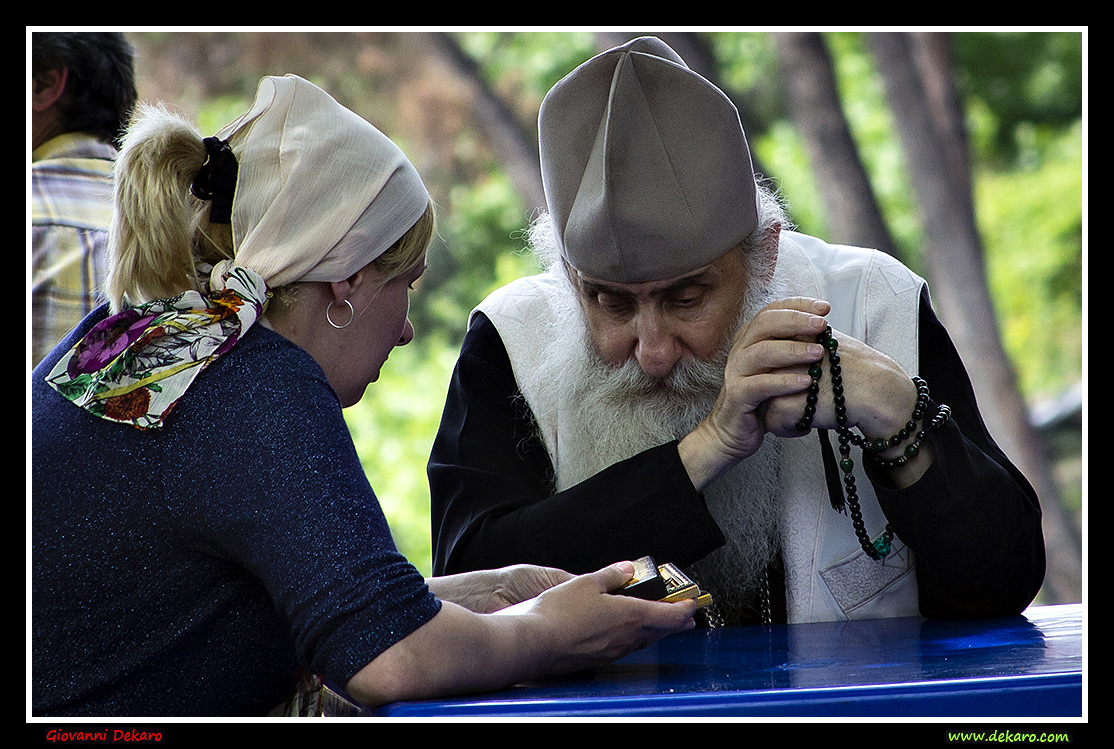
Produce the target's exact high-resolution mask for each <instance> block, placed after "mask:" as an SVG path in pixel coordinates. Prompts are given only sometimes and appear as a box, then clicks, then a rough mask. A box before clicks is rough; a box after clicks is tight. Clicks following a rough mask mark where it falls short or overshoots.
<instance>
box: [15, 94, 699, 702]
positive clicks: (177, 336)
mask: <svg viewBox="0 0 1114 749" xmlns="http://www.w3.org/2000/svg"><path fill="white" fill-rule="evenodd" d="M188 193H192V196H193V197H189V196H188ZM432 222H433V216H432V210H431V203H430V199H429V195H428V193H427V191H426V189H425V187H424V185H423V184H422V181H421V179H420V178H419V177H418V174H417V172H416V171H415V169H414V167H413V166H412V165H411V164H410V162H409V161H408V160H407V159H406V157H405V156H404V155H403V154H402V152H401V151H400V150H399V149H398V147H397V146H395V144H393V143H392V142H391V141H390V140H389V139H388V138H387V137H386V136H384V135H383V134H382V133H380V132H379V131H378V130H376V129H375V128H374V127H373V126H371V125H370V124H368V123H367V122H366V121H364V120H363V119H362V118H360V117H358V116H357V115H355V114H354V113H352V112H351V111H349V110H347V109H345V108H344V107H342V106H340V105H339V104H338V103H337V102H336V101H334V100H333V99H332V98H331V97H330V96H329V95H328V94H326V93H325V92H324V91H322V90H321V89H319V88H317V87H316V86H313V85H312V84H310V83H308V82H307V81H305V80H303V79H301V78H298V77H296V76H286V77H281V78H265V79H263V81H262V82H261V84H260V86H259V91H258V94H257V97H256V100H255V102H254V104H253V106H252V107H251V109H250V110H249V111H248V112H247V114H245V115H244V116H243V117H241V118H240V119H238V120H237V121H236V122H234V123H232V124H231V125H229V126H228V127H226V128H225V129H224V130H222V131H221V132H220V133H218V134H217V136H214V137H211V138H204V139H203V138H202V137H201V135H200V133H198V132H197V131H196V129H195V128H193V126H192V125H189V124H188V123H186V122H185V121H184V120H182V119H181V118H179V117H177V116H174V115H171V114H169V113H168V112H167V111H166V110H165V109H163V108H161V107H147V106H144V107H142V108H141V110H140V112H139V115H138V116H137V117H136V118H135V120H134V122H133V124H132V126H131V128H130V130H129V133H128V135H127V138H126V139H125V142H124V145H123V149H122V151H121V153H120V157H119V161H118V165H117V177H116V202H115V215H114V221H113V227H112V239H111V242H110V244H111V246H112V250H113V260H112V266H113V267H112V273H111V276H110V279H109V296H110V300H111V301H110V305H106V306H105V307H102V308H101V309H99V310H97V311H96V312H94V313H93V314H92V315H90V316H89V317H88V318H87V319H86V320H85V321H83V322H82V324H81V325H79V326H78V328H76V329H75V330H74V331H73V332H72V333H71V334H70V336H69V337H68V338H67V339H66V340H64V341H63V342H62V343H61V344H59V346H58V347H57V348H56V349H55V350H54V351H53V352H52V353H51V355H50V356H48V357H47V358H46V359H45V360H44V361H43V362H42V363H41V364H40V366H39V367H37V368H36V369H35V370H34V373H33V377H32V379H33V384H32V427H33V428H32V497H33V500H32V501H33V506H32V518H33V520H32V526H33V535H32V566H33V571H32V609H33V618H32V625H33V632H32V643H33V647H32V650H33V657H32V690H33V697H32V713H33V714H34V715H37V716H46V715H105V716H107V715H133V716H136V715H148V716H156V715H157V716H170V715H206V716H216V715H260V714H265V713H267V712H268V711H269V710H271V709H272V708H274V707H275V706H276V705H277V704H279V703H281V702H282V701H283V700H285V699H286V698H287V696H288V695H289V693H290V692H291V689H292V688H293V686H294V684H295V681H296V676H297V674H298V673H299V671H300V670H301V671H303V672H304V673H308V674H312V675H316V676H318V677H320V678H323V679H326V680H327V681H328V682H329V683H331V684H336V685H340V686H341V687H343V688H344V689H345V690H346V691H347V692H348V693H349V694H350V695H351V696H352V697H354V698H355V699H357V700H358V701H360V702H362V703H365V704H379V703H383V702H388V701H394V700H399V699H408V698H420V697H427V696H433V695H439V694H448V693H455V692H462V691H475V690H485V689H495V688H499V687H502V686H506V685H508V684H512V683H515V682H516V681H518V680H521V679H524V678H530V677H532V676H537V675H541V674H550V673H561V672H567V671H570V670H573V669H577V668H582V667H585V666H590V665H592V664H597V663H601V662H605V661H607V660H611V659H614V658H616V657H619V656H621V655H623V654H625V653H627V652H630V651H631V650H633V649H634V648H637V647H639V646H641V645H645V644H646V643H648V642H651V641H654V640H656V639H658V638H660V637H662V636H665V635H667V634H670V633H672V632H676V631H679V630H682V629H687V628H689V627H691V626H692V613H693V608H694V604H692V603H691V602H684V603H679V604H664V603H655V602H648V601H641V600H637V599H634V598H629V597H626V596H615V595H609V594H608V592H609V591H612V590H614V589H616V588H617V587H619V586H621V585H622V584H624V583H626V582H627V581H628V580H629V579H630V577H631V574H632V571H633V568H632V566H631V565H630V564H629V563H620V564H617V565H613V566H611V567H607V568H605V569H603V570H600V571H599V572H597V573H594V574H591V575H585V576H581V577H572V576H570V575H568V574H566V573H563V572H560V571H557V570H551V569H544V568H536V567H514V568H508V569H504V570H496V571H488V572H479V573H475V574H470V575H461V576H452V577H447V578H432V579H430V580H424V579H423V578H422V576H421V575H420V574H419V573H418V571H417V570H416V569H415V568H414V567H413V566H412V565H411V564H410V563H409V562H407V560H406V559H405V558H404V557H402V556H401V555H400V554H399V552H398V551H397V549H396V548H395V545H394V543H393V541H392V539H391V536H390V531H389V529H388V527H387V524H386V521H385V519H384V517H383V514H382V512H381V510H380V508H379V505H378V502H377V500H376V498H375V495H374V493H373V491H372V489H371V487H370V485H369V484H368V482H367V478H366V476H365V475H364V472H363V469H362V467H361V465H360V462H359V459H358V457H357V455H356V452H355V449H354V446H353V444H352V440H351V437H350V436H349V434H348V432H347V429H346V426H345V422H344V418H343V415H342V411H341V409H342V408H344V407H347V406H350V405H352V404H354V403H356V402H357V401H359V399H360V397H361V396H362V394H363V392H364V389H365V388H366V386H367V385H368V384H369V383H371V382H373V381H375V380H376V379H377V377H378V374H379V369H380V367H381V366H382V365H383V363H384V362H385V361H386V359H387V356H388V354H389V353H390V351H391V349H392V348H393V347H394V346H396V345H405V344H406V343H408V342H409V341H410V340H411V339H412V337H413V335H414V331H413V328H412V327H411V325H410V322H409V320H408V319H407V313H408V309H409V307H408V303H409V300H408V289H409V288H410V287H411V285H412V284H413V283H414V282H415V281H416V280H417V278H418V277H419V276H420V275H421V273H422V270H423V269H424V267H425V250H426V247H427V245H428V243H429V239H430V236H431V234H432Z"/></svg>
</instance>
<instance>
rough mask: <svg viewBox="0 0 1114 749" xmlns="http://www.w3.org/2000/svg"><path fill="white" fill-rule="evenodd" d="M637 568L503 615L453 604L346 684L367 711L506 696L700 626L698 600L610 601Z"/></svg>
mask: <svg viewBox="0 0 1114 749" xmlns="http://www.w3.org/2000/svg"><path fill="white" fill-rule="evenodd" d="M633 572H634V570H633V566H632V565H630V564H629V563H620V564H616V565H612V566H610V567H606V568H604V569H602V570H600V571H598V572H594V573H591V574H589V575H582V576H580V577H576V578H573V579H571V580H569V581H567V582H564V583H562V584H560V585H557V586H556V587H554V588H552V589H550V590H547V591H546V592H544V593H542V594H541V595H540V596H538V597H536V598H531V599H530V600H527V601H523V602H522V603H520V604H517V605H515V606H511V607H509V608H506V609H503V610H502V611H500V612H499V613H495V614H476V613H474V612H471V611H469V610H467V609H465V608H463V607H461V606H458V605H456V604H453V603H450V602H445V603H444V605H443V606H442V608H441V611H440V612H439V613H438V614H437V615H436V616H434V617H433V619H431V620H430V621H429V622H427V623H426V624H425V625H423V626H422V627H421V628H419V629H418V630H417V631H415V632H414V633H412V634H410V635H409V636H407V637H405V638H403V639H402V640H400V641H399V642H397V643H396V644H395V645H393V646H392V647H390V648H388V649H387V650H386V651H384V652H383V653H382V654H381V655H379V656H378V657H377V658H375V660H373V661H372V662H371V663H369V664H368V665H367V666H365V667H364V668H362V669H361V670H360V671H359V672H358V673H357V674H356V675H355V676H354V677H352V679H351V680H350V681H349V682H348V684H347V685H346V687H345V688H346V689H347V691H348V693H349V694H351V695H352V696H353V697H355V698H356V699H357V700H359V701H360V702H361V703H363V704H366V705H381V704H384V703H387V702H396V701H399V700H412V699H424V698H430V697H435V696H440V695H448V694H459V693H464V692H477V691H490V690H495V689H501V688H503V687H506V686H509V685H511V684H514V683H517V682H519V681H524V680H527V679H531V678H536V677H539V676H543V675H551V674H561V673H568V672H571V671H576V670H579V669H582V668H589V667H592V666H596V665H600V664H604V663H608V662H610V661H613V660H615V659H616V658H621V657H622V656H624V655H626V654H628V653H630V652H632V651H634V650H637V649H638V648H641V647H645V646H646V645H648V644H650V643H652V642H655V641H657V640H659V639H661V638H662V637H665V636H667V635H670V634H673V633H675V632H680V631H683V630H686V629H691V628H692V627H693V626H694V622H693V613H694V612H695V608H696V604H695V602H694V601H691V600H688V601H682V602H678V603H658V602H655V601H643V600H640V599H637V598H632V597H628V596H621V595H611V594H610V593H609V592H608V591H611V590H615V589H616V588H618V587H620V586H621V585H623V584H624V583H626V582H628V581H629V580H630V579H631V576H632V575H633Z"/></svg>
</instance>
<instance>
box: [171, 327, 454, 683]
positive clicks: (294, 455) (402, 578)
mask: <svg viewBox="0 0 1114 749" xmlns="http://www.w3.org/2000/svg"><path fill="white" fill-rule="evenodd" d="M267 333H269V331H259V336H258V337H259V338H260V339H264V338H267V339H270V340H271V342H270V343H264V344H260V343H259V341H255V342H254V343H253V345H252V346H251V347H248V346H246V345H245V346H244V350H243V351H241V352H239V353H240V356H239V357H238V358H237V359H236V366H237V369H238V371H237V372H236V373H235V374H231V373H229V374H230V375H231V376H230V377H227V378H225V377H221V378H218V377H210V378H209V379H210V380H213V381H214V382H215V383H221V388H220V390H218V391H215V392H212V393H209V392H207V390H208V389H207V388H205V387H204V386H203V385H202V383H201V382H200V380H199V382H198V384H197V385H195V388H197V392H196V393H191V395H193V396H194V397H192V398H190V399H185V400H183V403H182V404H181V406H180V407H181V408H187V407H188V408H190V409H191V410H192V409H198V408H202V409H209V413H210V416H209V417H208V419H207V420H206V422H207V423H206V426H205V432H204V433H200V434H194V435H193V437H194V439H195V440H197V441H198V442H200V443H203V444H204V443H209V442H213V443H215V444H213V445H212V448H213V449H214V455H213V456H212V459H211V460H210V461H208V465H207V466H206V470H205V471H203V472H198V471H196V470H189V468H188V467H187V466H190V465H193V466H196V465H197V460H196V456H188V455H186V456H183V464H182V470H180V471H179V475H180V476H181V477H182V478H181V479H179V481H180V484H181V485H182V488H183V491H181V492H180V493H178V494H179V496H181V497H182V498H183V499H182V502H183V507H184V509H186V510H188V512H184V513H183V517H193V518H200V519H202V522H200V523H198V524H197V525H196V527H195V528H192V529H186V532H187V535H190V531H192V532H193V533H192V535H193V537H194V538H196V539H197V541H196V542H197V545H198V546H199V547H200V548H203V549H208V550H210V552H211V553H212V554H214V555H218V556H224V557H227V558H229V559H230V560H232V561H233V562H234V563H235V564H236V565H238V566H241V567H243V568H244V569H246V570H247V571H248V572H249V573H250V574H251V575H252V576H253V577H255V578H256V579H258V580H259V581H260V582H261V583H262V585H263V586H264V587H265V588H266V590H267V592H268V593H269V595H270V597H271V599H272V600H273V601H274V606H275V608H276V609H277V610H278V611H279V612H280V613H281V614H282V615H283V617H284V618H285V620H286V621H287V622H288V624H289V627H290V631H291V632H292V634H293V636H294V642H295V645H296V648H297V651H298V655H299V658H300V660H301V661H302V663H303V664H304V665H305V666H306V667H308V668H310V669H312V670H313V671H314V672H316V673H324V674H326V675H328V677H329V678H330V679H331V680H333V681H334V682H335V683H338V684H344V683H346V682H347V681H348V679H350V678H351V677H352V676H353V675H354V674H355V673H356V672H357V671H358V670H359V669H360V668H362V667H363V666H365V665H367V664H368V663H369V662H371V661H372V660H373V659H374V658H375V657H376V656H377V655H379V654H380V653H381V652H383V651H384V650H386V649H387V648H389V647H390V646H391V645H393V644H394V643H396V642H397V641H399V640H401V639H402V638H403V637H405V636H406V635H408V634H410V633H411V632H413V631H414V630H416V629H418V628H419V627H420V626H422V625H423V624H424V623H426V622H427V621H428V620H429V619H431V618H432V617H433V615H434V614H436V613H437V611H438V610H439V607H440V602H439V601H438V600H437V599H436V598H434V596H433V595H432V594H431V593H430V592H429V589H428V588H427V587H426V585H425V580H424V578H423V577H422V575H421V573H420V572H418V570H417V569H415V568H414V567H413V565H411V564H410V563H409V562H408V561H407V559H406V558H405V557H404V556H403V555H402V554H401V553H399V552H398V550H397V548H396V547H395V544H394V541H393V539H392V537H391V532H390V529H389V527H388V526H387V521H386V518H385V517H384V515H383V512H382V510H381V508H380V506H379V502H378V500H377V498H376V496H375V493H374V491H373V490H372V487H371V485H370V484H369V483H368V480H367V477H366V475H365V473H364V470H363V467H362V465H361V463H360V460H359V456H358V455H357V453H356V450H355V446H354V445H353V443H352V440H351V437H350V436H349V432H348V429H347V426H346V424H345V421H344V417H343V413H342V410H341V407H340V403H339V401H338V399H337V397H336V394H335V392H334V391H333V389H332V388H331V386H330V385H329V383H328V381H327V380H326V379H325V376H324V373H323V372H321V371H320V368H319V367H317V366H316V363H314V362H313V361H312V360H310V359H309V357H308V355H305V353H304V352H302V351H301V350H300V349H296V347H293V345H292V344H289V343H288V342H286V341H285V340H280V339H279V337H278V336H273V335H265V334H267ZM241 345H243V344H241ZM230 363H231V362H230ZM219 364H220V362H218V365H219ZM214 374H218V373H214ZM229 382H231V384H229ZM249 404H250V405H249ZM191 421H192V422H194V423H197V422H198V421H199V420H197V419H191ZM207 447H208V445H207ZM187 505H188V506H187ZM214 508H219V509H218V511H216V512H214V511H213V509H214Z"/></svg>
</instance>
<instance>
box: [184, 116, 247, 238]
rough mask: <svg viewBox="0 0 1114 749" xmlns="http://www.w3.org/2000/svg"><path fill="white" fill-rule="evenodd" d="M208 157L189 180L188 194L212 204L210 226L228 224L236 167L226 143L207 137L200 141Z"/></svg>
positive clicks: (229, 147)
mask: <svg viewBox="0 0 1114 749" xmlns="http://www.w3.org/2000/svg"><path fill="white" fill-rule="evenodd" d="M203 143H204V144H205V150H206V151H207V152H208V156H207V157H206V159H205V163H204V164H202V165H201V169H200V170H198V172H197V176H196V177H194V178H193V184H192V185H190V192H191V193H193V195H194V197H196V198H197V199H199V200H209V201H212V204H213V205H212V207H211V208H210V209H209V221H210V222H211V223H214V224H230V223H232V196H233V195H234V194H235V192H236V175H237V173H238V171H239V165H238V164H237V163H236V157H235V156H234V155H233V153H232V147H231V146H229V145H228V141H227V140H221V139H220V138H215V137H209V138H205V140H204V141H203Z"/></svg>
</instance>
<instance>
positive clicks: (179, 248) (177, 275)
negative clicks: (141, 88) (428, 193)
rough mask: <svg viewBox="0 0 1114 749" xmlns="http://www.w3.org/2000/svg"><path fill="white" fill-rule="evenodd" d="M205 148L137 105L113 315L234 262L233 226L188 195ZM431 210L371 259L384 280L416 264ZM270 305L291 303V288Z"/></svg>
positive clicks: (113, 232) (124, 173) (112, 266)
mask: <svg viewBox="0 0 1114 749" xmlns="http://www.w3.org/2000/svg"><path fill="white" fill-rule="evenodd" d="M206 155H207V153H206V149H205V144H204V142H203V136H202V135H201V132H200V131H199V130H198V129H197V128H196V127H195V126H194V125H193V124H191V123H190V122H189V121H187V120H186V119H185V118H184V117H183V116H181V115H179V114H177V113H174V112H171V111H170V110H169V109H167V108H166V107H165V106H164V105H161V104H159V105H150V104H140V105H139V106H138V107H137V108H136V112H135V115H134V116H133V118H132V121H131V124H130V125H129V127H128V130H127V133H126V135H125V136H124V138H123V142H122V145H121V149H120V153H119V155H118V157H117V160H116V167H115V210H114V211H113V218H112V224H111V226H110V228H109V239H108V245H109V257H110V259H109V272H108V280H107V292H108V297H109V301H110V303H111V305H112V309H113V311H119V310H120V309H121V308H122V307H123V306H124V305H125V304H140V303H143V302H146V301H150V300H152V299H162V298H167V297H172V296H175V295H177V294H180V293H182V292H184V291H188V290H200V284H199V281H198V272H197V266H198V265H199V264H200V263H209V264H216V263H217V262H219V261H221V260H225V259H229V260H231V259H233V258H234V257H235V246H234V240H233V236H232V225H231V224H214V223H211V222H210V221H209V207H210V204H209V203H208V202H204V201H201V200H198V199H197V198H195V197H194V196H193V195H192V194H191V193H190V185H191V184H192V182H193V180H194V177H195V176H196V175H197V172H198V170H200V169H201V166H202V164H204V163H205V159H206ZM433 224H434V216H433V205H432V202H430V203H429V204H428V205H427V206H426V210H425V213H424V214H423V215H422V216H421V217H420V218H419V219H418V221H417V222H416V223H415V224H414V225H413V226H412V227H411V228H410V229H409V230H408V231H407V232H406V233H405V234H403V236H402V237H400V238H399V239H398V240H397V241H396V242H395V243H394V244H393V245H391V247H390V248H389V249H388V250H387V251H386V252H384V253H383V254H382V255H380V256H379V257H378V258H377V259H376V260H375V264H376V267H377V268H378V269H379V270H380V271H381V273H382V275H383V281H382V282H383V283H386V281H388V280H390V279H391V278H394V277H396V276H399V275H402V274H404V273H406V272H407V271H409V270H410V269H411V268H413V267H414V266H415V265H416V264H417V263H418V261H419V260H420V259H421V256H422V254H423V253H424V252H425V251H426V249H427V248H428V246H429V243H430V240H431V239H432V237H433ZM297 285H298V283H297V282H294V283H291V284H288V285H287V286H286V287H283V288H280V289H275V290H274V292H275V293H274V298H273V299H272V302H271V304H272V305H275V304H277V305H278V306H280V307H281V306H289V305H290V304H291V303H293V300H294V296H295V294H294V293H293V291H294V290H293V289H292V288H290V287H295V286H297Z"/></svg>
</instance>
